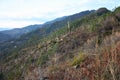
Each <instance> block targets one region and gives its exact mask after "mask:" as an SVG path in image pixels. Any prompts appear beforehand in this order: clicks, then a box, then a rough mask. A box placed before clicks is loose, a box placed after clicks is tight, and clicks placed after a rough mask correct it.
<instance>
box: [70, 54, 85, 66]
mask: <svg viewBox="0 0 120 80" xmlns="http://www.w3.org/2000/svg"><path fill="white" fill-rule="evenodd" d="M85 58H86V55H85V54H84V53H80V54H79V55H78V56H75V57H74V58H73V61H72V63H71V65H72V66H75V65H78V64H80V63H81V62H83V61H84V60H85Z"/></svg>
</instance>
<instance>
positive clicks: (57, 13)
mask: <svg viewBox="0 0 120 80" xmlns="http://www.w3.org/2000/svg"><path fill="white" fill-rule="evenodd" d="M119 4H120V1H119V0H114V1H113V0H105V1H103V2H102V1H101V0H97V1H96V0H91V1H90V0H81V1H78V0H74V1H69V0H61V1H60V0H52V1H51V0H44V1H43V0H19V1H18V0H1V1H0V5H1V7H0V28H21V27H25V26H28V25H33V24H42V23H45V22H47V21H50V20H53V19H55V18H58V17H62V16H67V15H72V14H75V13H78V12H81V11H85V10H93V9H95V10H96V9H98V8H101V7H106V8H107V9H109V10H112V9H114V8H115V7H118V6H119Z"/></svg>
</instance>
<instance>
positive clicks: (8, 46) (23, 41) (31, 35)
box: [0, 10, 94, 56]
mask: <svg viewBox="0 0 120 80" xmlns="http://www.w3.org/2000/svg"><path fill="white" fill-rule="evenodd" d="M93 12H94V10H91V11H89V10H87V11H82V12H79V13H77V14H73V15H70V16H64V17H61V18H57V19H55V20H52V21H49V22H46V23H44V24H41V25H31V26H27V27H25V28H21V29H13V30H9V31H3V33H5V34H8V35H10V36H12V37H13V39H12V40H8V41H6V42H3V43H1V44H0V51H1V52H0V55H3V53H4V54H7V55H9V54H11V53H12V50H13V49H14V47H15V46H16V47H17V48H18V49H21V48H25V47H28V46H33V45H36V44H38V43H39V41H40V40H41V39H42V37H45V36H47V35H49V34H50V33H51V32H54V31H55V30H56V29H59V28H62V27H64V26H66V25H67V22H68V20H69V21H71V22H73V21H75V20H78V19H81V18H82V17H84V16H86V15H88V14H90V13H93ZM20 35H21V36H20ZM16 37H17V38H16ZM1 39H2V38H1ZM4 41H5V40H4ZM11 42H12V43H11ZM18 49H17V50H18ZM4 56H6V55H4Z"/></svg>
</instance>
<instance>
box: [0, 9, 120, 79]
mask: <svg viewBox="0 0 120 80" xmlns="http://www.w3.org/2000/svg"><path fill="white" fill-rule="evenodd" d="M72 16H74V15H72ZM76 18H77V19H76ZM69 19H70V18H68V19H66V17H64V18H62V19H59V18H58V20H60V21H57V22H54V21H52V22H48V23H47V25H45V26H44V27H43V28H40V29H38V30H35V31H33V32H31V33H29V34H26V35H23V36H21V38H20V39H17V40H16V43H19V42H21V40H24V38H26V40H27V42H26V41H25V42H24V45H20V46H19V47H15V46H16V44H15V45H10V44H7V43H6V45H9V47H11V46H14V48H12V47H11V48H10V50H9V49H8V48H9V47H8V46H7V47H5V46H4V47H5V48H4V49H8V50H9V51H10V52H11V53H10V55H7V56H6V57H5V58H4V59H2V60H1V62H0V69H1V73H0V79H1V80H47V79H48V80H119V79H120V65H119V64H120V7H118V8H116V9H115V10H114V11H109V10H107V9H106V8H100V9H98V10H96V11H93V12H92V13H89V14H87V15H84V16H82V17H75V19H74V17H72V19H70V20H69ZM61 20H62V21H61ZM68 21H69V22H70V24H69V23H68V24H66V23H67V22H68ZM64 22H65V23H64ZM51 23H52V24H51ZM58 25H59V26H58ZM44 28H45V29H44ZM40 31H42V33H40ZM21 43H22V42H21ZM21 43H19V44H21ZM19 44H18V45H19ZM6 53H7V52H6ZM3 56H4V55H3V54H2V57H3Z"/></svg>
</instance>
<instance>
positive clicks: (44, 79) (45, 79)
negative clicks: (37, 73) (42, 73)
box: [40, 77, 49, 80]
mask: <svg viewBox="0 0 120 80" xmlns="http://www.w3.org/2000/svg"><path fill="white" fill-rule="evenodd" d="M40 80H49V78H48V77H41V78H40Z"/></svg>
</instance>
